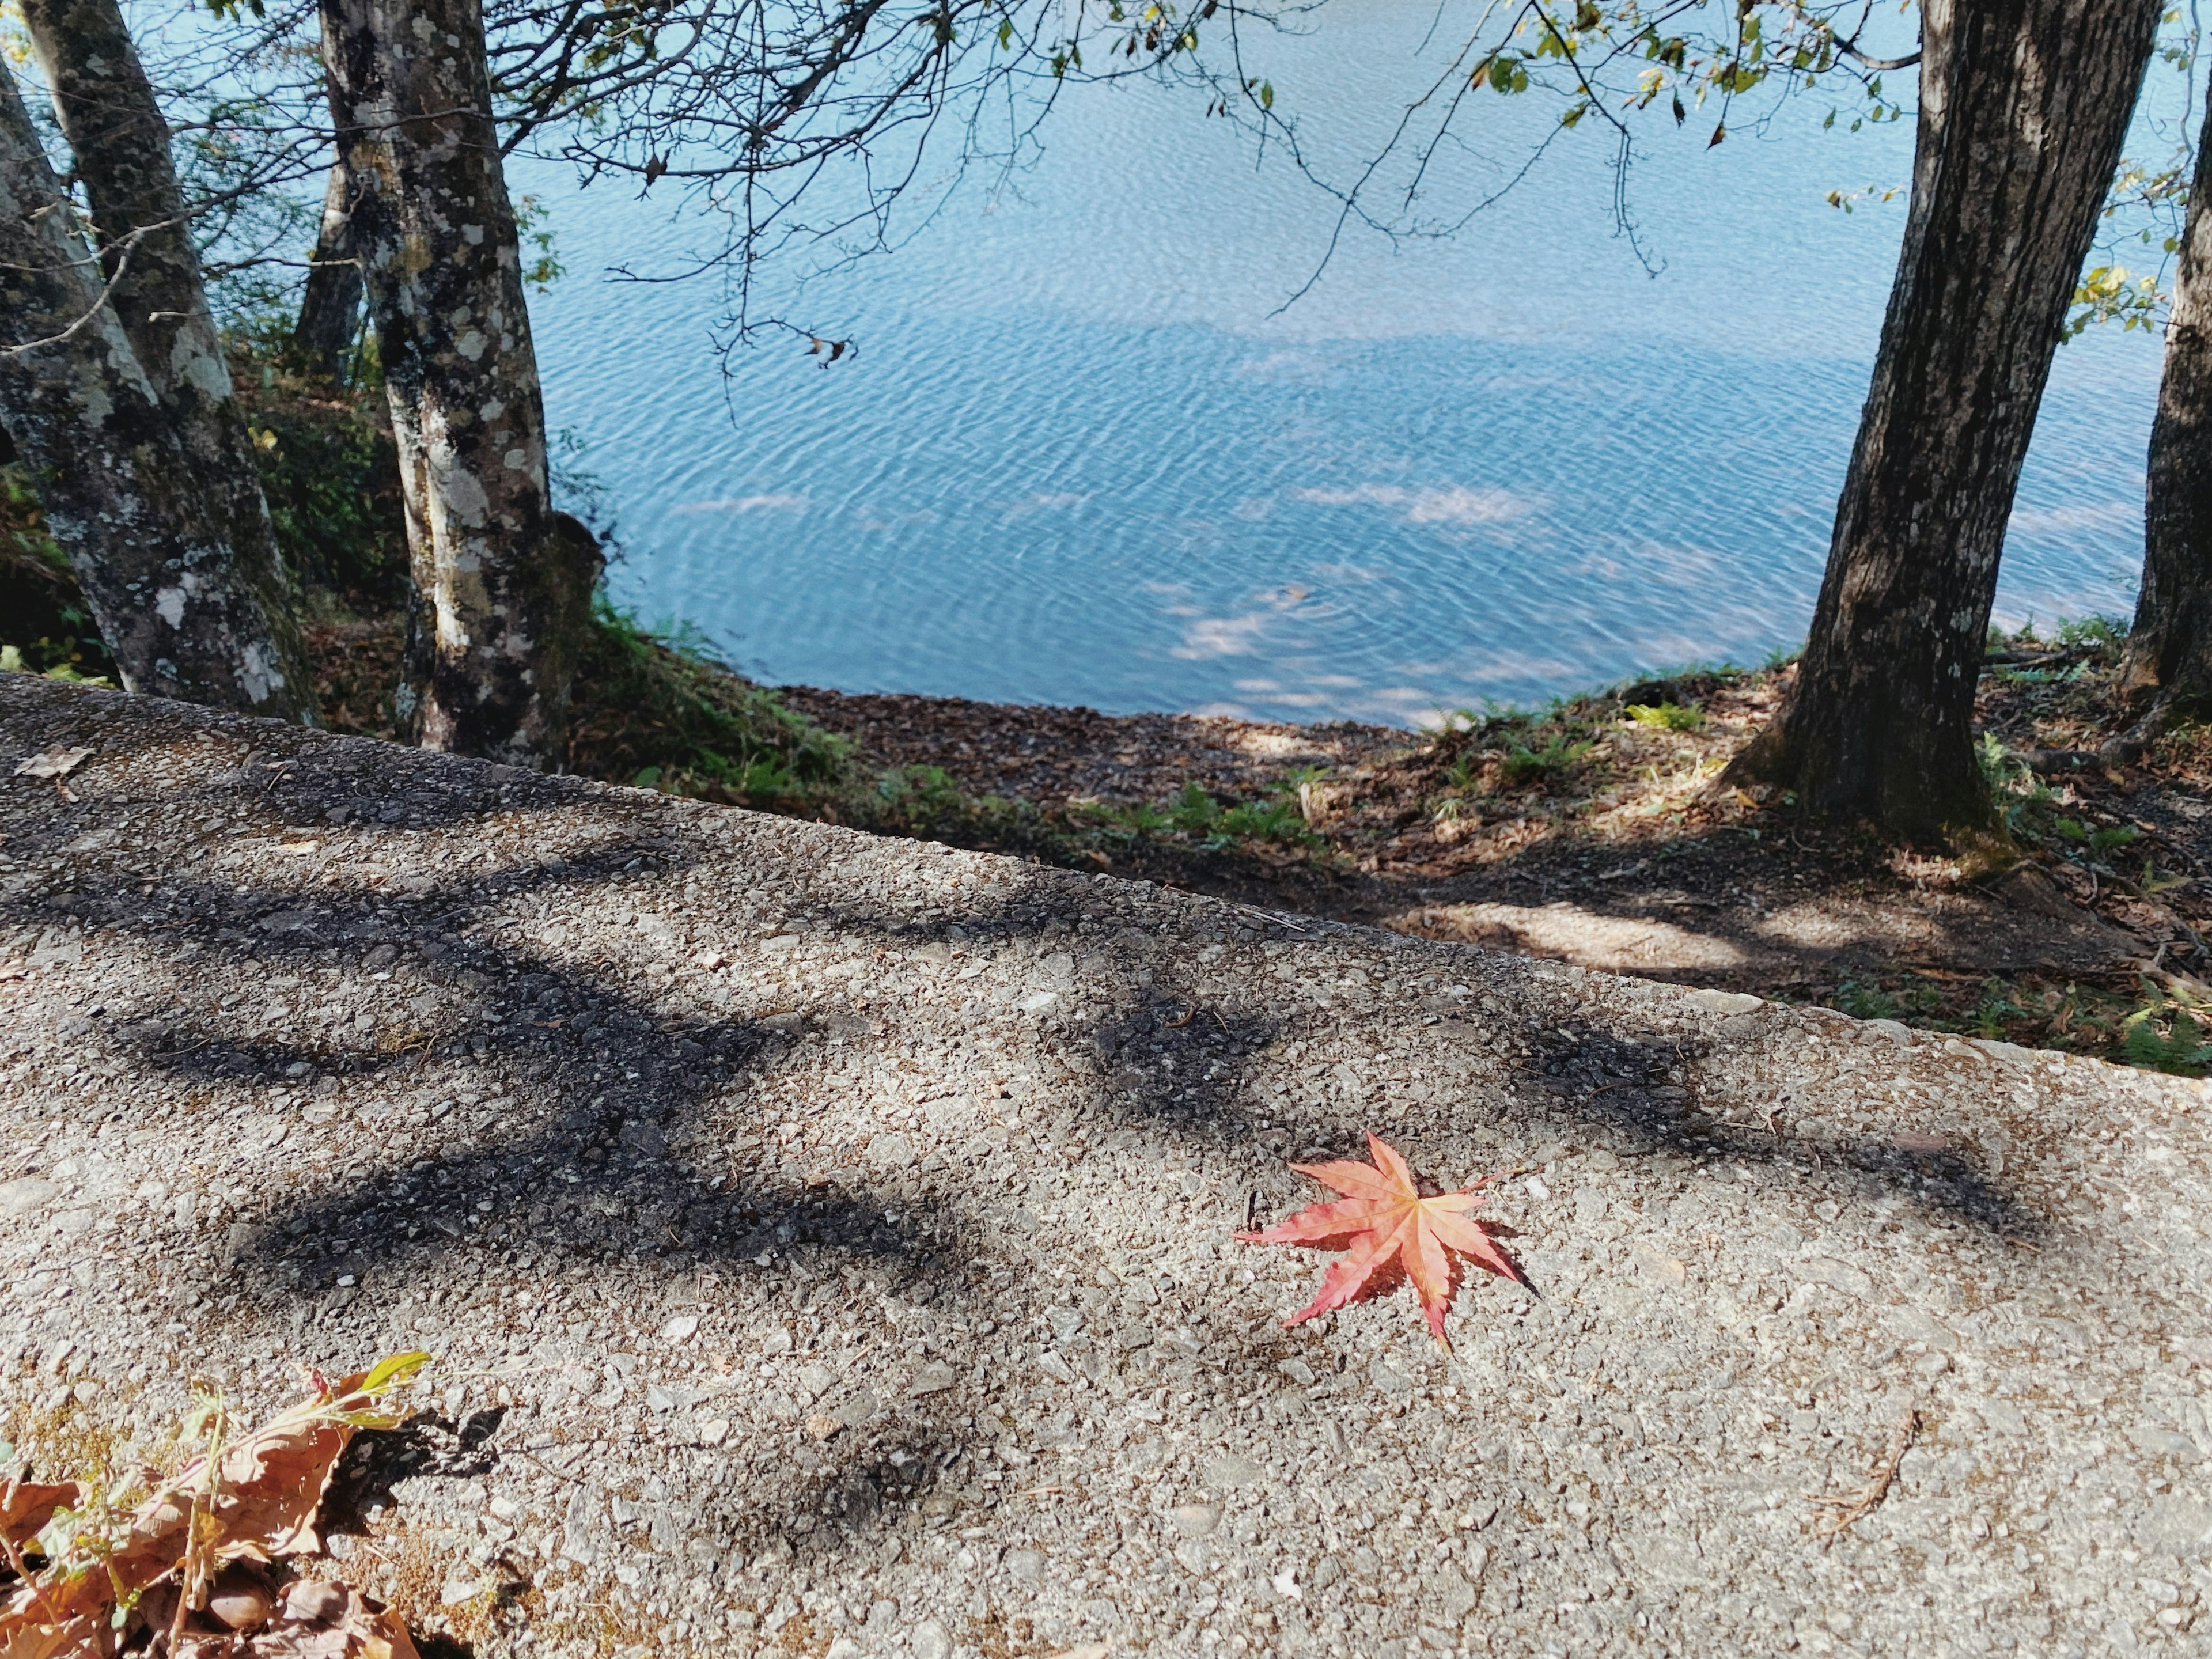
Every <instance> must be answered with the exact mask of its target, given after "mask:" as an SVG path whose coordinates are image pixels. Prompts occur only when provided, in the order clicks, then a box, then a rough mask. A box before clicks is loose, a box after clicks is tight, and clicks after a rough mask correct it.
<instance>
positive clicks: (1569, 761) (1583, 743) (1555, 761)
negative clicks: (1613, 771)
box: [1498, 732, 1597, 784]
mask: <svg viewBox="0 0 2212 1659" xmlns="http://www.w3.org/2000/svg"><path fill="white" fill-rule="evenodd" d="M1596 747H1597V744H1596V742H1595V740H1594V739H1592V738H1582V739H1581V740H1579V741H1577V742H1570V741H1569V740H1568V738H1567V736H1566V734H1565V732H1558V733H1555V734H1553V738H1552V739H1551V741H1549V742H1548V743H1547V744H1545V745H1544V746H1543V747H1542V748H1541V749H1531V748H1529V747H1528V744H1521V743H1516V744H1514V745H1513V746H1512V747H1511V748H1510V749H1508V750H1506V751H1505V758H1504V760H1502V761H1500V762H1499V763H1498V771H1499V773H1500V774H1501V775H1503V776H1504V779H1505V781H1506V782H1508V783H1514V784H1520V783H1534V782H1535V781H1538V780H1540V779H1543V778H1549V777H1553V776H1555V775H1558V774H1559V773H1562V772H1565V770H1566V769H1568V768H1569V767H1571V766H1572V765H1573V764H1574V763H1576V762H1577V761H1578V760H1580V759H1582V758H1583V756H1585V755H1587V754H1589V752H1590V750H1593V749H1595V748H1596Z"/></svg>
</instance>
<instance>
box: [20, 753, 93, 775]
mask: <svg viewBox="0 0 2212 1659" xmlns="http://www.w3.org/2000/svg"><path fill="white" fill-rule="evenodd" d="M91 753H92V750H89V749H63V748H60V747H56V748H52V749H48V750H42V751H40V753H38V754H35V755H33V756H32V757H30V759H28V760H26V761H18V762H17V763H16V764H15V775H16V776H17V777H19V778H65V777H67V776H68V775H70V773H72V772H74V771H76V769H77V768H78V767H79V766H80V765H82V763H84V761H85V759H86V757H88V756H89V755H90V754H91Z"/></svg>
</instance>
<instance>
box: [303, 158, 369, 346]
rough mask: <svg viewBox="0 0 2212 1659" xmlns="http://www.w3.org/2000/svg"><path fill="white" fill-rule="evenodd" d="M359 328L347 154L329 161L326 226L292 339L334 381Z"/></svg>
mask: <svg viewBox="0 0 2212 1659" xmlns="http://www.w3.org/2000/svg"><path fill="white" fill-rule="evenodd" d="M360 331H361V264H360V262H359V261H358V260H356V258H355V257H354V247H353V175H352V173H349V171H348V170H347V168H346V164H345V157H344V156H343V155H339V156H338V157H337V159H336V160H334V161H332V162H331V175H330V179H329V180H328V182H327V183H326V184H325V186H324V189H323V220H322V228H321V229H320V231H319V233H318V234H317V235H316V238H315V253H314V258H313V262H312V263H311V264H309V265H308V267H307V289H306V291H305V292H304V293H302V294H301V296H300V320H299V323H298V325H296V326H295V328H294V329H293V331H292V343H293V345H294V346H295V348H297V349H298V351H299V353H300V355H301V356H302V357H304V358H306V359H307V361H308V362H311V363H313V365H314V366H315V368H317V369H319V371H321V373H322V374H323V375H324V376H325V378H326V379H329V380H343V379H344V378H345V360H346V354H347V353H348V352H349V351H350V350H352V349H353V343H354V337H355V336H356V334H358V333H359V332H360Z"/></svg>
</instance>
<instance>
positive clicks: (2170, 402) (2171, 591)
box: [2111, 108, 2212, 759]
mask: <svg viewBox="0 0 2212 1659" xmlns="http://www.w3.org/2000/svg"><path fill="white" fill-rule="evenodd" d="M2149 461H2150V464H2149V466H2148V478H2147V484H2146V488H2145V489H2144V500H2143V569H2142V589H2141V590H2140V592H2138V593H2137V594H2136V619H2135V626H2134V628H2133V629H2131V630H2130V633H2129V635H2128V650H2127V656H2126V659H2125V660H2124V663H2123V665H2122V667H2121V671H2120V693H2121V695H2122V696H2124V697H2125V698H2126V699H2127V700H2128V701H2129V702H2130V703H2132V704H2133V705H2135V707H2136V710H2137V712H2138V716H2139V718H2138V719H2137V720H2136V724H2135V726H2133V728H2132V729H2131V730H2130V731H2129V732H2126V733H2124V735H2123V736H2121V737H2120V738H2118V739H2117V740H2116V741H2115V742H2114V743H2113V744H2112V745H2111V747H2112V750H2113V757H2114V758H2116V759H2118V758H2127V757H2132V756H2133V755H2135V754H2136V753H2139V752H2140V751H2141V750H2142V746H2143V744H2145V743H2146V742H2147V741H2148V739H2149V738H2153V737H2154V736H2156V735H2157V733H2158V732H2159V731H2160V728H2161V727H2163V726H2165V725H2166V723H2167V722H2168V721H2169V720H2172V719H2174V718H2175V717H2176V716H2179V715H2184V714H2187V715H2199V716H2201V715H2203V714H2206V713H2208V712H2212V108H2208V109H2207V110H2206V112H2205V125H2204V130H2203V132H2202V133H2200V134H2199V135H2198V137H2197V171H2196V173H2195V175H2194V177H2192V178H2191V180H2190V185H2189V210H2188V214H2187V216H2186V217H2185V220H2184V221H2183V225H2182V232H2181V258H2180V261H2179V268H2178V270H2176V272H2175V275H2174V283H2173V310H2172V315H2171V316H2170V317H2169V318H2168V319H2167V320H2166V372H2165V374H2164V375H2163V377H2162V378H2161V379H2160V381H2159V388H2158V414H2157V416H2156V417H2155V418H2154V420H2153V421H2152V422H2151V428H2150V458H2149Z"/></svg>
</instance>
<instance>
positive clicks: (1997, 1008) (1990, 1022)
mask: <svg viewBox="0 0 2212 1659" xmlns="http://www.w3.org/2000/svg"><path fill="white" fill-rule="evenodd" d="M2034 1017H2035V1015H2034V1012H2033V1010H2031V1009H2027V1008H2024V1007H2022V1006H2021V1004H2020V1002H2019V1001H2018V1000H2017V999H2015V997H2014V995H2013V994H2012V988H2011V987H2009V986H2008V985H2007V984H2006V983H2005V982H2004V981H2002V980H2001V979H1999V978H1998V977H1997V976H1996V975H1994V974H1992V975H1990V977H1989V978H1988V979H1986V980H1984V981H1982V997H1981V1000H1980V1001H1979V1002H1978V1003H1976V1004H1975V1005H1974V1011H1973V1012H1972V1014H1971V1015H1969V1016H1968V1018H1967V1022H1966V1023H1967V1024H1968V1025H1969V1026H1970V1027H1971V1028H1972V1030H1973V1033H1974V1035H1975V1036H1981V1037H2002V1036H2005V1035H2006V1034H2007V1033H2008V1031H2009V1030H2011V1023H2012V1022H2013V1021H2015V1020H2021V1019H2032V1018H2034Z"/></svg>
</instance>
